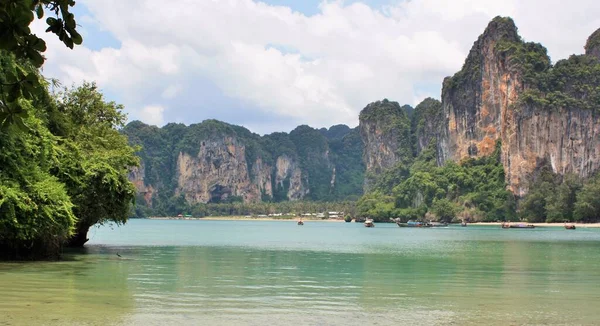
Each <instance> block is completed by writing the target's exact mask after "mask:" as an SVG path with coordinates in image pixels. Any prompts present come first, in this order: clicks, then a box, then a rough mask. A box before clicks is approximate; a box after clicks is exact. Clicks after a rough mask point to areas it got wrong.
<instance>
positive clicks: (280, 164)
mask: <svg viewBox="0 0 600 326" xmlns="http://www.w3.org/2000/svg"><path fill="white" fill-rule="evenodd" d="M275 184H276V186H278V187H281V188H283V189H287V198H288V199H289V200H300V199H302V198H304V196H306V195H308V193H309V191H308V188H307V187H305V185H304V183H303V182H302V170H301V169H300V167H299V166H298V164H297V163H296V162H295V161H294V160H293V159H291V158H290V157H288V156H287V155H282V156H279V157H278V158H277V162H276V163H275Z"/></svg>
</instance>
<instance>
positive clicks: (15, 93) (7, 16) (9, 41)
mask: <svg viewBox="0 0 600 326" xmlns="http://www.w3.org/2000/svg"><path fill="white" fill-rule="evenodd" d="M74 5H75V1H73V0H21V1H14V0H9V1H1V2H0V52H1V54H0V68H1V69H0V93H2V97H1V98H0V128H7V126H8V125H16V126H17V127H19V128H20V129H21V130H26V127H25V125H24V120H25V119H26V118H27V110H25V109H24V107H23V104H22V101H23V100H25V101H31V100H33V99H34V97H35V96H36V95H39V93H43V92H45V87H44V83H43V82H41V81H40V78H39V76H38V73H37V71H35V70H34V69H27V68H28V66H31V67H34V68H39V67H41V66H42V65H43V63H44V60H45V59H44V57H43V55H42V53H43V52H44V51H46V42H44V40H43V39H41V38H39V37H38V36H37V35H36V34H33V33H32V32H31V29H30V28H29V25H30V24H31V22H32V21H33V20H34V19H35V17H36V16H37V18H38V19H41V18H42V17H43V16H44V14H45V11H49V12H50V13H51V14H53V15H54V17H48V18H47V19H46V23H47V24H48V29H47V30H46V32H51V33H54V34H56V35H57V36H58V38H59V39H60V40H61V41H62V42H63V43H64V44H65V45H66V46H67V47H69V48H71V49H72V48H73V46H74V44H81V43H82V42H83V38H82V37H81V35H80V34H79V33H78V32H77V30H76V27H77V24H76V22H75V16H74V15H73V14H72V13H71V12H70V11H69V10H70V9H71V8H70V7H73V6H74ZM17 62H19V63H18V64H17Z"/></svg>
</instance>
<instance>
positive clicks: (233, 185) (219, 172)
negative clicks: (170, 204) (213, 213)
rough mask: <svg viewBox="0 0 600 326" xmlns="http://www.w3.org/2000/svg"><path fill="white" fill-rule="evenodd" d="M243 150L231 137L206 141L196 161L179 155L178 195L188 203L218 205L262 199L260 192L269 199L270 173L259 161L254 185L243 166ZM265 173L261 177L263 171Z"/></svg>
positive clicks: (244, 154)
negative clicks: (235, 198)
mask: <svg viewBox="0 0 600 326" xmlns="http://www.w3.org/2000/svg"><path fill="white" fill-rule="evenodd" d="M245 151H246V148H245V146H244V145H242V144H240V143H239V142H238V140H237V139H236V138H234V137H224V138H222V139H212V140H205V141H203V142H202V143H201V144H200V150H199V151H198V155H197V156H196V157H192V156H191V155H190V154H188V153H185V152H180V153H179V157H178V159H177V167H178V168H177V180H178V183H177V186H178V187H177V192H178V193H182V194H183V195H184V196H185V198H186V200H187V201H188V203H192V204H196V203H206V202H220V201H222V200H225V199H227V198H228V197H230V196H238V197H242V198H243V199H244V201H245V202H256V201H259V200H260V199H261V191H265V192H267V194H268V195H271V194H272V193H270V192H271V189H270V187H266V186H265V184H266V183H269V184H270V173H269V171H268V170H270V169H269V168H268V167H264V166H263V164H262V161H260V160H259V162H257V163H258V164H255V165H254V167H253V170H254V173H255V174H256V177H257V178H256V179H255V182H256V183H253V182H252V181H251V178H250V173H249V171H248V164H247V162H246V152H245ZM265 168H266V169H267V173H264V169H265Z"/></svg>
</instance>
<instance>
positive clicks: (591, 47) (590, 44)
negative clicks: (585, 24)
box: [585, 28, 600, 60]
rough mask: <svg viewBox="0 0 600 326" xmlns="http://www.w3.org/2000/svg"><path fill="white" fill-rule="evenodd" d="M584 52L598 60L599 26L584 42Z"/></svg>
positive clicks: (599, 47)
mask: <svg viewBox="0 0 600 326" xmlns="http://www.w3.org/2000/svg"><path fill="white" fill-rule="evenodd" d="M585 54H586V55H589V56H593V57H595V58H596V59H598V60H600V28H599V29H597V30H596V31H595V32H594V33H592V35H590V37H589V38H588V39H587V42H586V43H585Z"/></svg>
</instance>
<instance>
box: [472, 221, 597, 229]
mask: <svg viewBox="0 0 600 326" xmlns="http://www.w3.org/2000/svg"><path fill="white" fill-rule="evenodd" d="M511 224H532V225H535V227H550V226H552V227H563V226H565V223H528V222H511ZM567 224H573V225H575V226H576V227H578V228H600V223H567ZM469 225H498V226H500V225H502V222H475V223H469Z"/></svg>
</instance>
